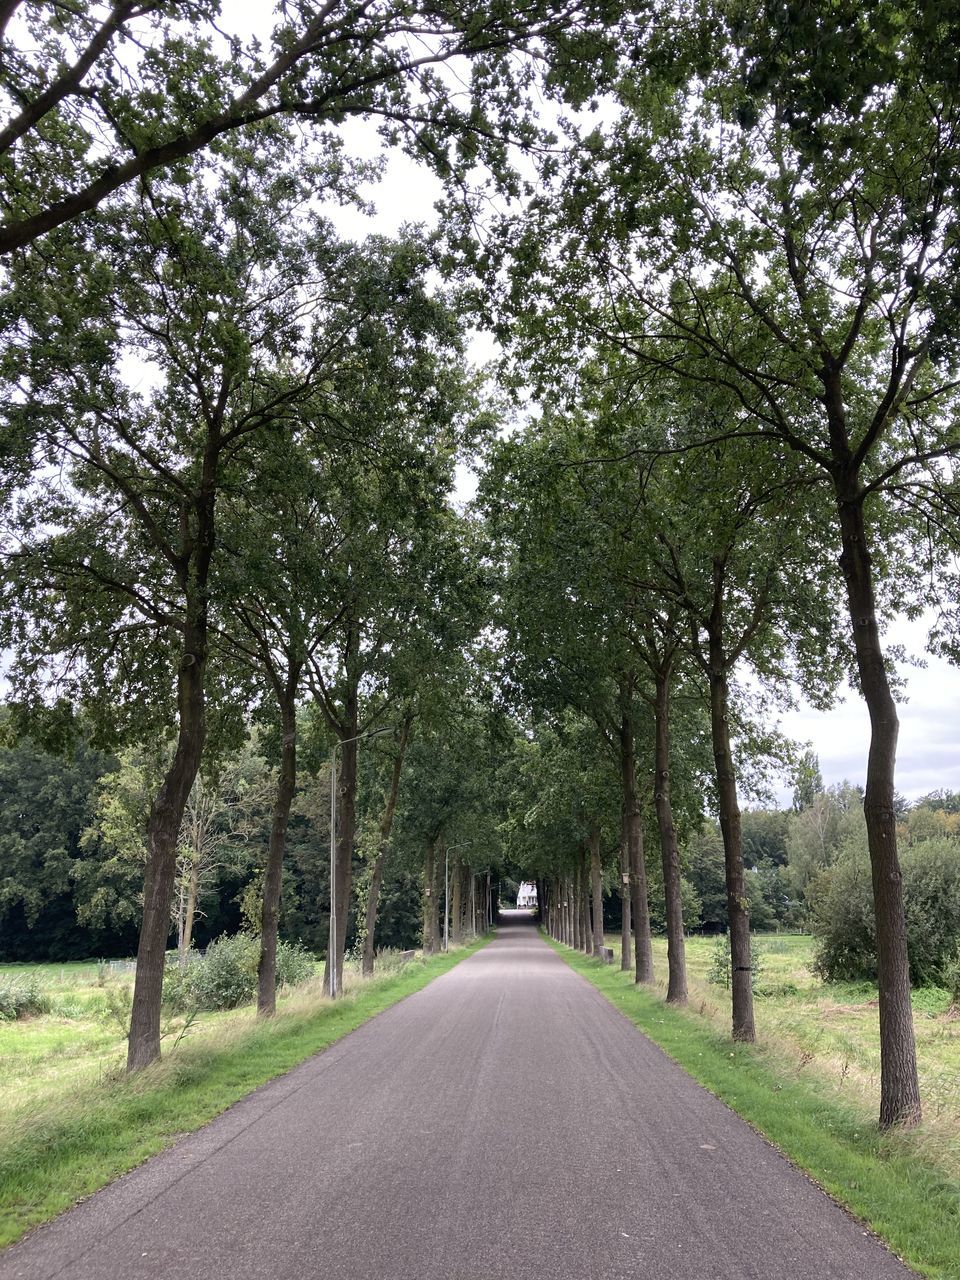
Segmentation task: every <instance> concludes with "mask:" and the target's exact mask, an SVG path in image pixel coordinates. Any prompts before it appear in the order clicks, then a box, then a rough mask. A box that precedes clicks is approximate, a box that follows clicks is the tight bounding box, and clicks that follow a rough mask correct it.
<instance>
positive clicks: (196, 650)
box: [127, 401, 225, 1071]
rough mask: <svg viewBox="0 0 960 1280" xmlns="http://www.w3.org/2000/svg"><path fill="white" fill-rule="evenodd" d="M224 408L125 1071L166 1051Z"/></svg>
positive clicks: (149, 883)
mask: <svg viewBox="0 0 960 1280" xmlns="http://www.w3.org/2000/svg"><path fill="white" fill-rule="evenodd" d="M224 407H225V401H224V403H223V404H222V405H221V406H220V407H219V409H218V410H217V417H216V421H215V422H214V423H211V424H210V425H209V427H208V432H207V440H206V446H205V449H204V455H203V465H202V471H201V478H200V484H199V487H198V490H197V493H196V498H195V501H194V503H193V504H192V513H191V512H189V511H185V513H184V515H185V518H184V520H183V529H184V536H183V539H182V544H181V552H182V555H181V563H180V567H179V568H178V571H177V572H178V579H179V586H180V589H181V590H182V592H183V602H184V626H183V649H182V651H181V655H180V661H179V663H178V665H177V745H176V749H175V751H174V755H173V760H172V762H171V764H170V768H169V769H168V770H167V773H166V776H165V777H164V779H163V782H162V783H161V784H160V789H159V791H158V792H157V794H156V796H155V797H154V799H153V803H152V805H151V806H150V816H149V818H148V819H147V865H146V870H145V873H144V884H143V920H142V923H141V925H140V940H139V943H138V946H137V973H136V977H135V979H134V984H133V1007H132V1009H131V1013H130V1034H129V1038H128V1041H127V1071H138V1070H140V1068H141V1067H145V1066H148V1065H149V1064H150V1063H151V1062H153V1061H154V1060H155V1059H157V1058H159V1057H160V1004H161V999H162V995H163V968H164V963H165V960H166V950H167V938H168V936H169V934H170V908H171V906H172V905H173V891H174V883H175V878H176V869H177V840H178V838H179V835H180V825H181V823H182V822H183V811H184V809H185V808H186V805H187V800H188V799H189V796H190V791H191V788H192V787H193V784H194V782H195V781H196V777H197V774H198V772H199V770H200V761H201V759H202V756H203V746H204V742H205V740H206V734H207V721H206V690H205V679H206V669H207V653H208V641H209V637H208V629H209V602H208V599H207V585H208V583H209V581H210V566H211V563H212V560H213V550H214V543H215V540H216V525H215V510H216V497H217V469H218V466H219V460H220V450H221V444H222V436H221V429H222V420H223V412H224ZM190 514H192V516H193V518H194V519H193V521H191V519H190V518H189V516H190Z"/></svg>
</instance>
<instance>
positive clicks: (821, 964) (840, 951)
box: [810, 838, 960, 986]
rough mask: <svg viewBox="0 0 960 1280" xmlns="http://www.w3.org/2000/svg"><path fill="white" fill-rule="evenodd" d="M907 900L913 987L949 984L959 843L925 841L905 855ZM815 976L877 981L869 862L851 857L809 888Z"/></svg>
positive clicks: (956, 927) (956, 930) (957, 920)
mask: <svg viewBox="0 0 960 1280" xmlns="http://www.w3.org/2000/svg"><path fill="white" fill-rule="evenodd" d="M901 866H902V869H903V896H904V902H905V907H906V916H907V944H908V947H909V950H910V978H911V981H912V982H913V983H914V985H916V986H926V985H929V984H942V985H944V986H946V985H948V984H947V982H946V974H947V967H948V965H949V963H950V960H951V957H952V956H953V955H954V953H955V952H956V949H957V945H958V941H960V843H958V842H957V841H955V840H952V839H943V838H939V839H934V840H922V841H919V842H918V843H917V844H915V845H912V846H911V847H910V848H908V849H905V850H904V851H903V853H902V856H901ZM810 903H811V907H812V917H811V929H812V931H813V933H814V934H815V935H816V936H817V939H818V945H817V951H816V955H815V958H814V971H815V972H816V973H819V974H820V975H821V976H822V977H824V978H826V979H828V980H830V981H838V980H841V981H843V980H846V981H856V980H862V979H868V980H875V979H876V976H877V945H876V927H875V924H874V918H873V887H872V883H871V878H870V864H869V862H868V860H867V859H866V858H865V857H864V856H862V855H856V854H851V855H850V856H848V857H846V858H844V859H842V860H841V861H839V862H837V863H835V864H834V865H833V866H832V867H829V868H828V869H827V870H826V871H822V872H821V873H820V875H819V876H817V878H816V879H815V880H814V881H813V882H812V884H811V887H810Z"/></svg>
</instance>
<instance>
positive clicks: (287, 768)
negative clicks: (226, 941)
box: [257, 680, 298, 1018]
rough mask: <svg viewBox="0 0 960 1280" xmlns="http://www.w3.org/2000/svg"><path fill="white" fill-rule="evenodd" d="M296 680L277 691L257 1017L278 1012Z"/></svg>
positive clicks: (293, 776) (293, 767) (294, 750)
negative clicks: (276, 768)
mask: <svg viewBox="0 0 960 1280" xmlns="http://www.w3.org/2000/svg"><path fill="white" fill-rule="evenodd" d="M297 683H298V680H293V681H292V683H291V682H289V681H288V683H287V685H286V687H285V688H284V689H283V690H282V692H280V729H281V734H282V741H281V748H280V775H279V777H278V779H277V794H276V796H275V798H274V802H273V817H272V820H271V823H270V844H269V847H268V849H267V866H266V870H265V872H264V877H263V904H262V907H261V912H260V960H259V963H258V965H257V1016H258V1017H261V1018H269V1017H272V1016H273V1014H274V1013H276V1011H277V928H278V925H279V920H280V890H281V885H282V882H283V855H284V852H285V850H286V845H287V825H288V823H289V821H290V806H291V805H292V804H293V796H294V792H295V791H296V789H297V710H296V702H295V698H296V687H297Z"/></svg>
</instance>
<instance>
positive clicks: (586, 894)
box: [580, 847, 593, 955]
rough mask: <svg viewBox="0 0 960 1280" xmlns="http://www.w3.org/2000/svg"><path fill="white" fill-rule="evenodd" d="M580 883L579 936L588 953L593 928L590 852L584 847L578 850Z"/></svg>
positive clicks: (590, 948)
mask: <svg viewBox="0 0 960 1280" xmlns="http://www.w3.org/2000/svg"><path fill="white" fill-rule="evenodd" d="M580 884H581V886H582V888H583V895H582V897H581V910H582V912H583V920H582V923H581V925H580V938H581V943H582V946H583V950H584V951H585V952H586V954H587V955H590V953H591V951H593V929H592V927H591V924H590V852H589V850H588V849H587V848H586V847H584V848H583V849H581V851H580Z"/></svg>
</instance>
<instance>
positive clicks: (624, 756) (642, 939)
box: [620, 713, 653, 982]
mask: <svg viewBox="0 0 960 1280" xmlns="http://www.w3.org/2000/svg"><path fill="white" fill-rule="evenodd" d="M620 792H621V801H622V822H623V843H624V846H625V848H626V851H627V859H628V861H627V870H628V874H629V877H630V884H629V887H630V899H631V906H632V908H633V927H634V932H635V934H636V948H635V950H636V956H635V961H636V973H635V980H636V981H637V982H652V981H653V941H652V939H651V936H650V906H649V902H648V898H647V868H646V863H645V862H644V856H643V817H642V814H641V812H640V799H639V796H638V795H637V751H636V740H635V736H634V729H633V721H632V719H631V717H630V715H629V714H628V713H624V714H623V715H622V717H621V720H620ZM628 943H629V938H628ZM627 954H628V958H629V951H628V953H627Z"/></svg>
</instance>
